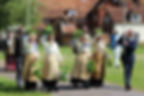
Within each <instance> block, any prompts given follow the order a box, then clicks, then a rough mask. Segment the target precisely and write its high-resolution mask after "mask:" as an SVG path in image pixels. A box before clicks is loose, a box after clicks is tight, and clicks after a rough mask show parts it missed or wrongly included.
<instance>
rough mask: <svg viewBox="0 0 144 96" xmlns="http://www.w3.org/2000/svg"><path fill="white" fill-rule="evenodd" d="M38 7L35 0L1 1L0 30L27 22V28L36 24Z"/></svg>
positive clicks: (38, 18)
mask: <svg viewBox="0 0 144 96" xmlns="http://www.w3.org/2000/svg"><path fill="white" fill-rule="evenodd" d="M28 1H29V2H28ZM30 1H31V2H30ZM38 6H39V5H38V2H37V0H1V1H0V29H2V28H5V27H8V26H9V25H17V24H20V25H25V24H27V22H29V26H31V25H34V24H37V23H38V21H39V20H40V15H39V13H38V12H39V11H38ZM28 8H29V9H28Z"/></svg>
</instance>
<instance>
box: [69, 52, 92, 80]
mask: <svg viewBox="0 0 144 96" xmlns="http://www.w3.org/2000/svg"><path fill="white" fill-rule="evenodd" d="M89 59H90V53H89V52H84V53H79V54H77V56H76V59H75V65H74V67H73V70H72V79H78V80H89V76H90V74H89V72H88V70H87V64H88V62H89Z"/></svg>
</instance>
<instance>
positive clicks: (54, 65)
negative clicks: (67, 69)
mask: <svg viewBox="0 0 144 96" xmlns="http://www.w3.org/2000/svg"><path fill="white" fill-rule="evenodd" d="M59 77H60V64H59V62H58V59H57V56H56V55H55V54H50V55H46V56H45V60H44V64H43V68H42V80H45V81H55V80H58V79H59Z"/></svg>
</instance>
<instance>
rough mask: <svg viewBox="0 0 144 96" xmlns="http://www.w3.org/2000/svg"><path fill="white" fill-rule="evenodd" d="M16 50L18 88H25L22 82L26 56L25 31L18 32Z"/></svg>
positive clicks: (20, 29) (15, 43)
mask: <svg viewBox="0 0 144 96" xmlns="http://www.w3.org/2000/svg"><path fill="white" fill-rule="evenodd" d="M14 46H15V48H14V50H15V60H16V80H17V86H18V87H20V88H21V87H22V86H23V80H22V68H23V64H24V55H25V51H24V50H25V48H24V29H22V28H19V29H18V30H17V31H16V37H15V41H14Z"/></svg>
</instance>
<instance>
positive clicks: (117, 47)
mask: <svg viewBox="0 0 144 96" xmlns="http://www.w3.org/2000/svg"><path fill="white" fill-rule="evenodd" d="M120 38H121V34H119V33H118V32H117V31H114V32H113V34H112V35H111V48H112V50H114V66H115V67H116V68H119V66H120V58H121V53H122V46H121V44H119V43H118V41H119V39H120Z"/></svg>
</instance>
